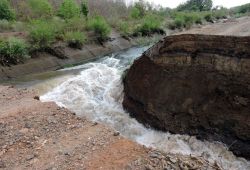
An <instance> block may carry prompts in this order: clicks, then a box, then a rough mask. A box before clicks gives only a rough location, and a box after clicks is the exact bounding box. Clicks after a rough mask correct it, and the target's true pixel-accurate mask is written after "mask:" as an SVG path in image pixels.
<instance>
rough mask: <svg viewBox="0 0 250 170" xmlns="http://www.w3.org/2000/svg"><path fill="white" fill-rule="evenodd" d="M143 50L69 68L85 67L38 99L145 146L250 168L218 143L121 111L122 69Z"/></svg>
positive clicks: (236, 167) (238, 167) (249, 165)
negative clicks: (162, 129) (170, 130)
mask: <svg viewBox="0 0 250 170" xmlns="http://www.w3.org/2000/svg"><path fill="white" fill-rule="evenodd" d="M144 50H145V48H134V49H131V50H129V51H127V52H125V53H123V54H120V55H119V57H116V58H114V56H112V57H108V58H105V59H102V60H100V61H98V62H93V63H89V64H85V65H82V66H77V67H76V68H72V69H79V68H82V69H84V70H83V71H81V72H80V74H79V75H78V76H76V77H73V78H70V79H68V80H66V81H65V82H64V83H62V84H60V85H59V86H57V87H56V88H54V89H53V90H51V91H50V92H48V93H46V94H45V95H43V96H41V100H42V101H54V102H56V103H57V104H58V105H60V106H63V107H66V108H68V109H69V110H72V111H74V112H76V114H77V115H78V116H86V117H87V118H89V119H91V120H93V121H98V122H102V123H104V124H107V125H109V126H111V127H113V128H114V129H116V130H117V131H119V132H120V133H121V134H122V135H123V136H125V137H127V138H129V139H132V140H134V141H136V142H138V143H140V144H143V145H145V146H148V147H153V148H157V149H159V150H161V151H164V152H167V153H174V154H184V155H195V156H202V157H204V158H205V159H207V160H208V161H210V162H211V163H214V161H216V162H217V163H218V164H219V165H220V166H221V167H223V168H224V169H230V170H236V169H240V170H244V169H250V163H249V162H248V161H246V160H245V159H243V158H238V157H236V156H234V155H233V154H232V152H229V151H228V149H227V148H226V147H225V146H224V145H223V144H221V143H211V142H207V141H200V140H197V139H196V138H195V137H191V136H188V135H173V134H170V133H166V132H159V131H156V130H153V129H149V128H146V127H144V126H143V125H142V124H140V123H139V122H137V121H136V120H135V119H133V118H131V117H130V116H129V114H128V113H126V112H125V111H124V110H123V107H122V100H123V84H122V80H121V77H122V74H123V71H124V70H125V68H126V66H127V65H128V64H129V62H130V61H131V60H133V59H135V58H136V57H138V56H140V55H141V53H142V52H143V51H144Z"/></svg>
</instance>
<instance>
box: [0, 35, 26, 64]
mask: <svg viewBox="0 0 250 170" xmlns="http://www.w3.org/2000/svg"><path fill="white" fill-rule="evenodd" d="M27 58H29V56H28V45H27V44H26V42H25V41H24V40H23V39H18V38H14V37H12V38H9V39H8V40H0V64H2V65H11V64H18V63H21V62H23V61H24V60H25V59H27Z"/></svg>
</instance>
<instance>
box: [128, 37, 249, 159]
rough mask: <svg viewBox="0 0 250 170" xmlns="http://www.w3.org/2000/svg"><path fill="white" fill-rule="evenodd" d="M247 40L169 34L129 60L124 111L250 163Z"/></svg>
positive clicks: (147, 122) (245, 38)
mask: <svg viewBox="0 0 250 170" xmlns="http://www.w3.org/2000/svg"><path fill="white" fill-rule="evenodd" d="M249 46H250V37H233V36H218V35H196V34H183V35H174V36H168V37H166V38H165V39H163V40H162V41H160V42H159V43H157V44H156V45H154V46H153V47H152V48H151V49H149V50H148V51H146V52H145V53H144V54H143V55H142V57H140V58H139V59H138V60H136V61H135V62H134V64H133V65H132V67H131V68H130V69H129V71H128V73H127V75H126V77H125V79H124V86H125V97H124V101H123V105H124V107H125V108H126V109H127V110H128V111H129V113H130V114H131V115H132V116H133V117H135V118H137V119H138V120H139V121H140V122H142V123H144V124H145V125H150V126H151V127H153V128H156V129H159V130H163V131H170V132H171V133H177V134H189V135H195V136H197V137H198V138H199V139H206V140H209V141H220V142H223V143H225V144H226V145H227V146H228V148H229V150H231V151H233V153H234V154H235V155H238V156H242V157H245V158H247V159H250V74H249V72H250V49H249Z"/></svg>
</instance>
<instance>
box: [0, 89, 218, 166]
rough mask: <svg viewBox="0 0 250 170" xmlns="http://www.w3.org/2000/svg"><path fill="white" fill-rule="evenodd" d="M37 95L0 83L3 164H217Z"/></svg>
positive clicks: (0, 132)
mask: <svg viewBox="0 0 250 170" xmlns="http://www.w3.org/2000/svg"><path fill="white" fill-rule="evenodd" d="M35 96H36V93H35V92H34V91H29V90H26V89H15V88H13V87H7V86H0V106H1V110H0V169H4V170H23V169H25V170H27V169H28V170H29V169H30V170H33V169H37V170H57V169H58V170H59V169H60V170H61V169H87V170H92V169H93V170H94V169H105V170H111V169H119V170H120V169H164V168H173V169H183V167H184V168H185V167H196V169H206V168H207V167H210V168H211V167H213V168H211V169H217V166H216V165H211V166H210V165H209V164H208V163H206V161H204V160H202V159H200V158H194V157H190V156H188V157H185V156H181V155H164V154H162V153H160V152H158V151H155V150H152V149H148V148H146V147H144V146H141V145H139V144H136V143H134V142H132V141H130V140H127V139H125V138H123V137H122V136H120V135H119V133H118V132H115V131H114V130H113V129H110V128H109V127H106V126H104V125H102V124H99V123H95V122H90V121H88V120H86V119H85V118H79V117H76V116H75V115H74V113H72V112H70V111H68V110H67V109H65V108H60V107H58V106H57V105H56V104H55V103H42V102H40V101H39V100H37V97H35ZM35 98H36V99H35Z"/></svg>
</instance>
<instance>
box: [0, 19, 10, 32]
mask: <svg viewBox="0 0 250 170" xmlns="http://www.w3.org/2000/svg"><path fill="white" fill-rule="evenodd" d="M12 25H13V24H12V22H10V21H8V20H6V19H3V20H0V31H10V30H12V28H13V26H12Z"/></svg>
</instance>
